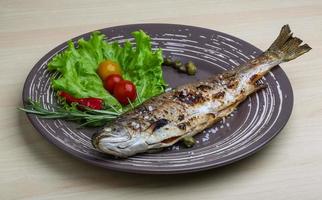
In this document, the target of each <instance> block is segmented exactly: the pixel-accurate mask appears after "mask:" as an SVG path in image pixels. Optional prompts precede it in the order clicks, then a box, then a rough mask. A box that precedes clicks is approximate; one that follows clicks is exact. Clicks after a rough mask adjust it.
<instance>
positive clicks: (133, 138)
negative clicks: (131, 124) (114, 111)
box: [92, 124, 149, 158]
mask: <svg viewBox="0 0 322 200" xmlns="http://www.w3.org/2000/svg"><path fill="white" fill-rule="evenodd" d="M92 144H93V146H94V147H95V148H96V149H98V150H99V151H101V152H104V153H108V154H111V155H114V156H117V157H121V158H124V157H128V156H131V155H134V154H137V153H141V152H145V151H147V150H148V148H149V146H148V144H147V143H146V140H145V137H144V133H142V134H141V133H140V134H135V133H133V130H131V129H130V128H128V127H126V126H122V125H119V124H113V125H111V126H109V127H105V128H103V130H101V131H99V132H97V133H96V134H94V135H93V136H92Z"/></svg>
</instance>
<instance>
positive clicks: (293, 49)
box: [265, 24, 312, 62]
mask: <svg viewBox="0 0 322 200" xmlns="http://www.w3.org/2000/svg"><path fill="white" fill-rule="evenodd" d="M302 42H303V41H302V40H301V39H299V38H297V37H293V33H292V32H291V29H290V27H289V25H288V24H286V25H284V26H283V27H282V29H281V32H280V34H279V35H278V37H277V38H276V40H275V41H274V42H273V44H272V45H271V46H270V47H269V49H268V50H267V51H266V52H265V53H266V54H273V55H277V56H278V57H279V58H280V59H281V60H282V61H284V62H287V61H290V60H293V59H295V58H297V57H299V56H301V55H302V54H304V53H306V52H308V51H310V50H311V49H312V48H311V47H310V46H309V45H308V44H303V45H301V43H302Z"/></svg>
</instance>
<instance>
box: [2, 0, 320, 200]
mask: <svg viewBox="0 0 322 200" xmlns="http://www.w3.org/2000/svg"><path fill="white" fill-rule="evenodd" d="M148 22H155V23H157V22H161V23H177V24H186V25H194V26H201V27H206V28H210V29H215V30H219V31H222V32H226V33H228V34H232V35H234V36H237V37H239V38H241V39H244V40H246V41H248V42H250V43H252V44H254V45H255V46H257V47H259V48H261V49H263V50H264V49H265V48H267V47H268V45H269V44H270V43H271V42H272V40H273V39H274V38H275V37H276V35H277V33H278V32H279V30H280V28H281V26H282V25H283V24H286V23H289V24H290V26H291V28H292V30H293V31H294V32H295V33H296V35H297V36H298V37H300V38H302V39H303V40H305V41H306V42H307V43H308V44H310V45H311V47H312V48H313V50H312V51H311V52H310V53H308V54H307V55H305V56H303V57H301V58H299V59H297V60H296V61H294V62H291V63H289V64H287V65H282V67H284V68H283V69H284V70H285V71H286V73H287V75H288V77H289V79H290V81H291V83H292V86H293V90H294V95H295V97H294V98H295V104H294V109H293V113H292V116H291V118H290V120H289V122H288V124H287V125H286V127H285V128H284V129H283V131H282V132H281V134H280V135H279V136H278V137H277V138H276V139H274V140H273V141H272V142H271V143H270V144H269V145H267V146H266V148H265V149H264V150H262V151H260V152H259V153H257V154H256V155H254V156H251V157H250V158H247V159H245V160H243V161H240V162H238V163H235V164H232V165H229V166H226V167H222V168H219V169H215V170H210V171H206V172H202V173H195V174H186V175H171V176H170V175H168V176H167V175H163V176H147V175H146V176H145V175H135V174H126V173H119V172H113V171H109V170H105V169H102V168H98V167H95V166H91V165H89V164H87V163H85V162H82V161H79V160H77V159H75V158H73V157H72V156H70V155H68V154H66V153H64V152H63V151H61V150H59V149H58V148H57V147H55V146H53V145H51V144H49V143H48V142H47V141H46V140H45V139H44V138H42V137H41V136H40V135H39V134H38V133H37V132H36V131H35V129H34V128H33V127H32V126H31V124H30V123H29V121H28V120H27V118H26V116H25V114H24V113H21V112H18V111H17V109H16V108H17V107H19V106H21V92H22V87H23V83H24V81H25V79H26V76H27V74H28V72H29V71H30V70H31V68H32V67H33V65H34V64H35V63H36V62H37V61H38V60H39V59H40V58H41V57H42V56H43V55H44V54H45V53H47V52H48V51H49V50H51V49H52V48H53V47H55V46H56V45H58V44H60V43H61V42H63V41H66V40H68V39H70V38H72V37H74V36H77V35H79V34H81V33H84V32H88V31H92V30H95V29H99V28H104V27H109V26H115V25H121V24H131V23H148ZM0 27H1V28H0V67H1V73H0V84H1V85H0V87H1V90H0V91H1V93H0V96H1V101H0V110H1V113H0V199H4V200H6V199H92V200H95V199H108V200H110V199H117V200H122V199H132V200H134V199H138V200H145V199H149V200H151V199H153V200H157V199H160V200H161V199H162V200H164V199H184V200H195V199H209V200H210V199H211V200H213V199H221V200H228V199H238V200H243V199H245V200H246V199H247V200H249V199H256V200H257V199H261V200H263V199H270V200H271V199H285V200H290V199H322V86H321V85H322V3H321V1H318V0H316V1H297V0H292V1H280V0H279V1H238V2H237V1H212V0H208V1H192V0H176V1H173V0H162V1H151V0H138V1H120V0H113V1H112V0H110V1H100V0H93V1H85V0H81V1H80V0H68V1H64V0H55V1H49V0H48V1H42V0H30V1H24V0H0Z"/></svg>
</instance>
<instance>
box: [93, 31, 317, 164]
mask: <svg viewBox="0 0 322 200" xmlns="http://www.w3.org/2000/svg"><path fill="white" fill-rule="evenodd" d="M301 43H302V40H300V39H299V38H296V37H293V36H292V33H291V30H290V28H289V26H288V25H285V26H283V27H282V29H281V32H280V34H279V36H278V37H277V39H276V40H275V41H274V42H273V44H272V45H271V46H270V47H269V49H268V50H267V51H265V52H264V53H263V54H261V55H260V56H258V57H257V58H254V59H251V60H249V61H248V62H247V63H245V64H243V65H241V66H239V67H237V68H236V69H234V70H231V71H228V72H225V73H222V74H218V75H214V76H212V77H210V78H208V79H206V80H203V81H198V82H195V83H191V84H186V85H183V86H180V87H178V88H176V89H173V90H172V91H169V92H166V93H163V94H161V95H159V96H156V97H153V98H151V99H150V100H148V101H146V102H144V103H143V104H141V105H140V106H139V107H137V108H136V109H134V110H132V111H130V112H127V113H125V114H123V115H122V116H120V117H119V118H117V119H116V120H115V121H114V122H113V123H112V124H109V125H107V126H106V127H104V128H103V129H102V130H101V131H100V132H98V133H97V134H95V135H94V136H93V138H92V143H93V146H94V147H95V148H96V149H98V150H99V151H101V152H104V153H107V154H111V155H114V156H116V157H122V158H126V157H129V156H132V155H135V154H138V153H143V152H147V151H150V150H153V149H160V148H164V147H168V146H171V145H173V144H174V143H176V142H178V141H179V140H181V139H182V138H183V137H185V136H194V135H195V134H197V133H199V132H201V131H202V130H204V129H205V128H208V127H210V126H212V125H213V124H214V123H216V122H217V121H219V120H220V119H221V118H223V117H225V116H227V115H229V114H230V113H231V112H232V111H233V110H234V109H235V108H236V107H237V106H238V104H239V103H241V102H242V101H243V100H245V99H246V98H247V96H249V95H251V94H252V93H254V92H256V91H257V90H260V89H262V88H264V87H265V86H264V85H260V84H258V83H257V80H259V79H260V78H262V77H263V76H264V75H265V74H266V73H268V72H269V71H270V70H271V69H272V68H273V67H274V66H276V65H278V64H280V63H283V62H287V61H290V60H293V59H295V58H297V57H299V56H301V55H302V54H304V53H306V52H308V51H309V50H310V49H311V48H310V47H309V45H307V44H304V45H301Z"/></svg>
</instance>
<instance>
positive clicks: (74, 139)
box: [23, 24, 293, 174]
mask: <svg viewBox="0 0 322 200" xmlns="http://www.w3.org/2000/svg"><path fill="white" fill-rule="evenodd" d="M138 29H142V30H144V31H145V32H147V33H148V34H149V35H150V36H151V37H152V38H153V47H155V48H156V47H160V48H162V49H163V53H164V55H165V56H171V57H173V58H177V59H180V60H181V61H183V62H186V61H188V60H192V61H193V62H195V63H196V64H197V65H198V70H199V71H198V74H197V75H196V76H187V75H185V74H179V73H177V72H175V71H174V70H173V69H171V68H167V67H164V78H165V79H166V81H167V82H168V83H169V84H170V86H172V87H175V86H178V85H181V84H184V83H188V82H191V81H194V80H196V79H204V78H206V77H208V76H210V75H212V74H216V73H220V72H222V71H224V70H228V69H232V68H234V67H236V66H238V65H239V64H241V63H244V62H246V61H247V60H248V59H250V58H253V57H255V56H257V55H258V54H260V53H261V50H259V49H258V48H256V47H254V46H253V45H251V44H249V43H247V42H245V41H243V40H240V39H238V38H235V37H233V36H230V35H227V34H224V33H221V32H218V31H214V30H209V29H205V28H199V27H192V26H185V25H174V24H134V25H125V26H117V27H111V28H105V29H102V30H100V31H101V32H103V33H104V34H106V35H107V36H108V40H109V41H119V42H120V43H122V42H124V40H125V39H132V36H131V34H130V33H131V32H133V31H135V30H138ZM89 35H90V33H86V34H83V35H81V36H78V37H76V38H74V39H72V40H73V41H77V40H78V39H79V38H81V37H84V38H88V37H89ZM66 47H67V43H66V42H65V43H63V44H61V45H59V46H58V47H56V48H54V49H53V50H51V51H50V52H49V53H48V54H46V55H45V56H44V57H43V58H42V59H40V61H39V62H38V63H37V64H36V65H35V66H34V68H33V69H32V70H31V72H30V74H29V75H28V77H27V80H26V82H25V85H24V90H23V101H24V102H26V101H27V99H28V98H31V99H33V100H40V101H42V102H43V104H44V106H45V107H48V106H49V104H54V103H55V102H56V99H55V97H54V95H53V94H54V93H53V91H52V90H51V88H50V77H51V76H52V74H51V73H50V72H48V71H47V62H48V61H49V60H50V59H51V58H52V57H53V56H54V55H56V54H57V53H59V52H61V51H63V50H64V49H65V48H66ZM262 81H263V82H265V83H266V84H267V85H268V88H267V89H264V90H262V91H260V92H257V93H256V94H254V95H252V96H250V97H249V98H248V99H247V100H246V101H244V102H243V103H242V104H240V105H239V107H238V109H237V111H235V112H234V113H233V116H231V117H228V118H226V119H225V121H222V122H219V123H217V124H215V125H214V129H213V131H209V130H208V131H207V130H206V131H204V132H202V133H200V134H198V135H197V136H196V140H197V144H196V145H195V146H194V147H193V148H184V146H182V144H176V145H174V146H172V147H170V148H168V149H165V150H164V151H162V152H159V153H155V154H149V153H145V154H141V155H137V156H134V157H131V158H128V159H115V158H113V157H111V156H108V155H105V154H102V153H100V152H98V151H96V150H95V149H94V148H93V147H92V145H91V136H92V134H94V133H95V131H96V129H95V128H90V129H78V128H77V126H78V124H75V123H72V122H68V121H64V120H45V119H41V118H38V117H37V116H34V115H28V117H29V119H30V121H31V123H32V124H33V125H34V127H35V128H36V129H37V130H38V132H39V133H40V134H41V135H43V136H44V137H45V138H46V139H48V140H49V141H50V142H52V143H53V144H55V145H56V146H58V147H59V148H61V149H62V150H64V151H66V152H68V153H70V154H72V155H74V156H76V157H77V158H80V159H83V160H85V161H87V162H90V163H92V164H95V165H98V166H101V167H105V168H108V169H113V170H119V171H126V172H134V173H147V174H172V173H186V172H195V171H201V170H206V169H210V168H215V167H219V166H223V165H227V164H229V163H232V162H235V161H237V160H240V159H242V158H245V157H247V156H249V155H251V154H253V153H255V152H256V151H258V150H259V149H261V148H262V147H263V146H264V145H265V144H267V143H268V142H269V141H270V140H271V139H272V138H274V136H276V135H277V134H278V133H279V132H280V131H281V129H282V128H283V127H284V125H285V124H286V122H287V120H288V119H289V117H290V114H291V111H292V106H293V93H292V88H291V85H290V82H289V80H288V78H287V77H286V75H285V73H284V72H283V70H282V69H281V68H280V67H276V68H274V70H273V71H272V72H270V73H269V74H268V75H267V76H266V77H265V78H264V79H263V80H262Z"/></svg>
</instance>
